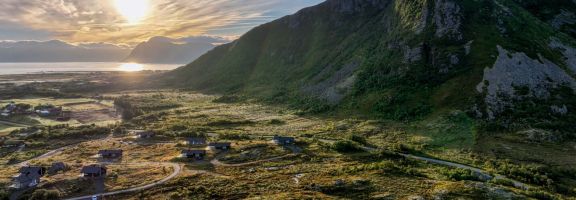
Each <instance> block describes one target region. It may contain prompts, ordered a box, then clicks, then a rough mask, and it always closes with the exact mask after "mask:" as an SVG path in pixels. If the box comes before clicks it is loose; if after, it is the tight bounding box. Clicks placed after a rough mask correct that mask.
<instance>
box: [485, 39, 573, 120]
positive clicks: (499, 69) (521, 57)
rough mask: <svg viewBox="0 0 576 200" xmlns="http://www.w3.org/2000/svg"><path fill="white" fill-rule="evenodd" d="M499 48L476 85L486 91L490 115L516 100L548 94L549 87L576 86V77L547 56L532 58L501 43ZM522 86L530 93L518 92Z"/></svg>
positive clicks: (492, 117)
mask: <svg viewBox="0 0 576 200" xmlns="http://www.w3.org/2000/svg"><path fill="white" fill-rule="evenodd" d="M498 52H499V55H498V58H497V60H496V62H495V63H494V66H493V67H492V68H486V69H485V70H484V80H483V81H482V82H481V83H480V84H478V86H477V88H476V89H477V90H478V92H483V93H485V95H486V96H485V103H486V106H487V110H486V113H487V114H488V118H489V119H494V118H495V116H496V115H497V114H498V113H500V112H502V111H503V110H504V109H505V108H506V107H509V106H512V102H513V100H519V99H522V98H526V97H534V98H541V99H542V98H548V97H549V96H550V89H553V88H557V87H558V86H560V85H565V86H568V87H571V88H573V89H576V80H575V79H574V78H573V77H572V76H570V75H569V74H568V73H566V71H565V70H564V69H562V68H561V67H559V66H558V65H556V64H554V63H553V62H551V61H549V60H547V59H545V58H542V57H540V58H539V60H536V59H532V58H530V57H528V56H527V55H526V54H525V53H521V52H517V53H511V52H509V51H508V50H506V49H504V48H502V47H501V46H498ZM519 88H525V89H526V90H527V91H526V92H527V93H526V94H518V90H519Z"/></svg>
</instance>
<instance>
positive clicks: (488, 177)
mask: <svg viewBox="0 0 576 200" xmlns="http://www.w3.org/2000/svg"><path fill="white" fill-rule="evenodd" d="M319 141H320V142H324V143H328V144H333V143H335V142H336V141H335V140H328V139H319ZM360 148H362V149H363V150H364V151H368V152H375V151H378V149H377V148H373V147H367V146H361V147H360ZM398 155H400V156H403V157H405V158H408V159H414V160H421V161H426V162H430V163H434V164H439V165H444V166H449V167H455V168H460V169H467V170H470V171H472V172H473V173H475V174H476V175H477V176H478V177H479V178H480V179H481V180H485V181H486V180H491V179H496V180H499V179H507V180H510V181H512V183H513V184H514V187H516V188H519V189H523V190H527V189H528V188H529V186H528V185H527V184H524V183H522V182H520V181H516V180H512V179H510V178H507V177H506V176H503V175H499V174H496V175H492V174H490V173H489V172H487V171H486V170H483V169H480V168H476V167H471V166H468V165H463V164H460V163H455V162H450V161H445V160H439V159H434V158H427V157H422V156H416V155H412V154H405V153H398Z"/></svg>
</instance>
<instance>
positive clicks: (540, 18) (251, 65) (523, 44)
mask: <svg viewBox="0 0 576 200" xmlns="http://www.w3.org/2000/svg"><path fill="white" fill-rule="evenodd" d="M575 9H576V4H575V3H574V2H573V1H569V0H563V1H554V3H550V2H549V1H522V0H514V1H511V0H490V1H472V0H465V1H452V0H434V1H432V0H429V1H416V0H353V1H350V0H328V1H326V2H324V3H322V4H320V5H317V6H314V7H310V8H306V9H303V10H301V11H300V12H298V13H296V14H294V15H291V16H286V17H284V18H281V19H278V20H276V21H274V22H271V23H268V24H264V25H261V26H259V27H257V28H255V29H253V30H252V31H250V32H248V33H247V34H245V35H243V36H242V37H241V38H240V39H238V40H237V41H235V42H233V43H230V44H227V45H223V46H220V47H217V48H215V49H214V50H212V51H210V52H209V53H207V54H205V55H203V56H202V57H200V58H199V59H198V60H196V61H194V62H193V63H191V64H189V65H188V66H185V67H183V68H180V69H178V70H176V71H174V72H173V73H171V74H170V76H169V77H168V78H169V79H170V80H172V83H173V84H174V85H177V86H179V87H186V88H192V89H198V90H204V91H210V92H220V93H228V94H230V93H238V94H246V95H250V96H255V97H259V98H262V99H265V100H269V101H272V102H287V103H291V104H295V105H298V106H299V107H301V108H304V109H306V110H308V111H311V112H324V111H326V110H334V111H336V112H337V113H340V114H345V115H348V114H359V115H367V116H372V117H377V118H383V119H393V120H413V119H420V118H423V117H426V116H430V115H431V114H433V113H445V112H447V111H451V110H462V111H465V112H467V113H468V115H469V116H471V117H476V118H478V119H484V120H486V122H487V126H486V127H488V128H490V129H494V130H502V129H506V130H519V129H524V128H539V129H553V130H560V131H565V132H566V131H568V132H571V131H570V130H574V129H575V128H576V127H575V126H576V124H574V123H572V122H574V121H576V117H575V114H574V113H573V112H572V110H574V109H576V98H575V95H574V89H576V79H575V77H576V74H575V72H576V51H575V49H574V46H575V44H576V43H575V40H574V38H573V37H571V35H573V33H574V32H573V31H572V27H573V25H574V20H573V19H572V18H571V17H570V16H572V15H573V14H574V13H573V12H572V11H574V10H575ZM557 30H561V31H562V32H561V31H557ZM494 119H498V120H494Z"/></svg>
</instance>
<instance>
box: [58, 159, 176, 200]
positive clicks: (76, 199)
mask: <svg viewBox="0 0 576 200" xmlns="http://www.w3.org/2000/svg"><path fill="white" fill-rule="evenodd" d="M138 165H171V166H172V168H173V169H174V171H173V172H172V174H170V175H169V176H167V177H166V178H163V179H162V180H159V181H156V182H154V183H150V184H148V185H144V186H139V187H134V188H129V189H125V190H118V191H113V192H106V193H101V194H93V195H86V196H81V197H74V198H69V199H67V200H91V199H92V197H93V196H102V197H105V196H112V195H118V194H124V193H131V192H138V191H141V190H146V189H150V188H153V187H156V186H158V185H161V184H164V183H166V182H167V181H169V180H170V179H173V178H174V177H176V176H177V175H178V174H180V172H181V171H182V167H180V164H177V163H139V164H138Z"/></svg>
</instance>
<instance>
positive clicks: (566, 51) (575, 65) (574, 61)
mask: <svg viewBox="0 0 576 200" xmlns="http://www.w3.org/2000/svg"><path fill="white" fill-rule="evenodd" d="M549 46H550V47H551V48H553V49H557V50H559V51H561V52H562V54H563V55H564V60H565V63H566V66H567V67H568V69H570V70H571V71H572V74H574V75H576V49H575V48H573V47H571V46H568V45H565V44H564V43H562V42H561V41H560V40H558V39H556V38H554V39H552V40H551V41H550V44H549Z"/></svg>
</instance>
